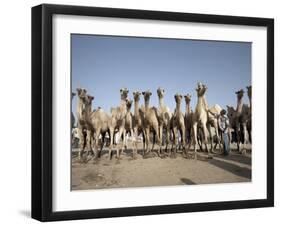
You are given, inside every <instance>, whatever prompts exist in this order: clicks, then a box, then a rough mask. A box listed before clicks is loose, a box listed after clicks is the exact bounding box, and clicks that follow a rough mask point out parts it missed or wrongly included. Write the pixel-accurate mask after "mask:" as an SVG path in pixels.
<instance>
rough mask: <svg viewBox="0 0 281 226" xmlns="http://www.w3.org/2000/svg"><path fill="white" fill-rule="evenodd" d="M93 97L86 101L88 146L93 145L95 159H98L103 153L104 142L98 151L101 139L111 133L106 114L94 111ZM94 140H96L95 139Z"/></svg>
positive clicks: (88, 97) (87, 98) (99, 109)
mask: <svg viewBox="0 0 281 226" xmlns="http://www.w3.org/2000/svg"><path fill="white" fill-rule="evenodd" d="M93 100H94V97H93V96H90V95H87V97H86V98H85V99H84V104H85V118H86V126H87V146H88V148H87V149H88V150H89V149H90V147H89V145H90V144H92V149H93V151H94V159H97V158H98V157H99V155H100V153H101V150H102V147H103V144H104V142H101V149H100V150H98V144H99V138H100V136H102V137H104V136H105V133H106V132H109V121H110V120H109V116H108V115H107V114H106V112H105V111H104V110H103V109H101V108H98V109H96V110H94V111H92V101H93ZM93 138H94V139H93Z"/></svg>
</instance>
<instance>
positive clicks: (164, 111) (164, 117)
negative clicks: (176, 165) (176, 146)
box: [157, 87, 172, 150]
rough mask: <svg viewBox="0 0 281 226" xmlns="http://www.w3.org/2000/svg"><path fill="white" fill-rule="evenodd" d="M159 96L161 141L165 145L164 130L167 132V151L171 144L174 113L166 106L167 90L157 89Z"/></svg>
mask: <svg viewBox="0 0 281 226" xmlns="http://www.w3.org/2000/svg"><path fill="white" fill-rule="evenodd" d="M157 94H158V98H159V106H158V112H159V139H160V142H161V144H163V130H164V131H165V142H164V143H165V144H166V150H167V148H168V144H169V142H170V130H171V118H172V113H171V112H170V109H169V108H168V107H167V106H166V105H165V104H164V95H165V90H164V89H163V88H161V87H159V88H158V89H157Z"/></svg>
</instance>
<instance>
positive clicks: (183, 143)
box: [181, 124, 187, 157]
mask: <svg viewBox="0 0 281 226" xmlns="http://www.w3.org/2000/svg"><path fill="white" fill-rule="evenodd" d="M181 143H182V148H183V150H182V153H183V155H185V157H187V150H186V135H185V126H184V124H182V125H181Z"/></svg>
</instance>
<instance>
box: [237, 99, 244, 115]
mask: <svg viewBox="0 0 281 226" xmlns="http://www.w3.org/2000/svg"><path fill="white" fill-rule="evenodd" d="M242 106H243V101H242V97H241V98H237V107H236V111H237V112H239V113H241V112H242Z"/></svg>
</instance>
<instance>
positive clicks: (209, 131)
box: [204, 123, 214, 153]
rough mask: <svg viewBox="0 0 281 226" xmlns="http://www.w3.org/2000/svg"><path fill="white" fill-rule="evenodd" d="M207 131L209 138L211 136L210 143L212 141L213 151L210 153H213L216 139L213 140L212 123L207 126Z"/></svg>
mask: <svg viewBox="0 0 281 226" xmlns="http://www.w3.org/2000/svg"><path fill="white" fill-rule="evenodd" d="M207 130H208V133H209V136H210V141H211V150H210V152H211V153H212V152H213V150H214V139H213V135H212V129H211V124H210V123H208V124H207ZM204 136H205V135H204Z"/></svg>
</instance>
